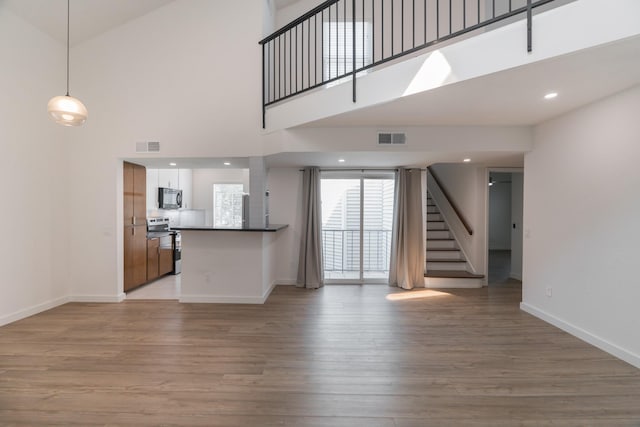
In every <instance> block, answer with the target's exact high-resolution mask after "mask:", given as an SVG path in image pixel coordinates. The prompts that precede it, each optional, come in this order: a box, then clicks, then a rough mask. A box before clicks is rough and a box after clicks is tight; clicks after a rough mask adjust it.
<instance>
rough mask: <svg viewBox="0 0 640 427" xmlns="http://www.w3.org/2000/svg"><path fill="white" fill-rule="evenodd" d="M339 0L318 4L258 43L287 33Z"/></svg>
mask: <svg viewBox="0 0 640 427" xmlns="http://www.w3.org/2000/svg"><path fill="white" fill-rule="evenodd" d="M339 1H340V0H327V1H325V2H323V3H321V4H319V5H318V6H316V7H314V8H313V9H311V10H310V11H309V12H307V13H305V14H304V15H302V16H300V17H299V18H296V19H294V20H293V21H291V22H289V23H288V24H287V25H285V26H284V27H282V28H280V29H279V30H276V31H275V32H274V33H272V34H271V35H268V36H267V37H265V38H264V39H262V40H260V41H259V42H258V44H261V45H262V44H265V43H268V42H270V41H271V40H273V39H275V38H276V37H278V36H281V35H282V34H284V33H286V32H287V31H289V30H290V29H292V28H294V27H296V26H298V25H299V24H301V23H303V22H304V21H306V20H307V19H309V18H311V17H312V16H313V15H316V14H318V13H320V12H322V11H323V10H325V9H328V8H329V7H331V6H333V5H334V4H335V3H338V2H339Z"/></svg>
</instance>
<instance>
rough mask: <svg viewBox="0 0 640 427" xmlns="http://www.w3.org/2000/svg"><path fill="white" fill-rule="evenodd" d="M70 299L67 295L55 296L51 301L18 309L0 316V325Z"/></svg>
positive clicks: (53, 306)
mask: <svg viewBox="0 0 640 427" xmlns="http://www.w3.org/2000/svg"><path fill="white" fill-rule="evenodd" d="M69 301H71V299H70V298H69V297H61V298H56V299H54V300H51V301H47V302H43V303H41V304H36V305H33V306H31V307H28V308H25V309H23V310H18V311H16V312H14V313H11V314H8V315H6V316H2V317H0V326H4V325H8V324H9V323H13V322H17V321H18V320H22V319H25V318H27V317H30V316H33V315H34V314H38V313H42V312H43V311H47V310H51V309H52V308H55V307H58V306H59V305H62V304H66V303H68V302H69Z"/></svg>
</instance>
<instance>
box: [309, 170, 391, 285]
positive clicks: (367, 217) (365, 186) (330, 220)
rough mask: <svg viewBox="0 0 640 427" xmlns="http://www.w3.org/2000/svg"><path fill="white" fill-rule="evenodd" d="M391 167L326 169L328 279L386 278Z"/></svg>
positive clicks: (324, 210)
mask: <svg viewBox="0 0 640 427" xmlns="http://www.w3.org/2000/svg"><path fill="white" fill-rule="evenodd" d="M394 185H395V176H394V173H393V172H384V173H379V172H377V173H368V172H366V171H365V172H358V173H348V172H323V173H322V177H321V185H320V187H321V191H320V197H321V200H322V251H323V260H324V266H323V268H324V278H325V283H388V282H389V264H390V257H391V230H392V226H393V198H394Z"/></svg>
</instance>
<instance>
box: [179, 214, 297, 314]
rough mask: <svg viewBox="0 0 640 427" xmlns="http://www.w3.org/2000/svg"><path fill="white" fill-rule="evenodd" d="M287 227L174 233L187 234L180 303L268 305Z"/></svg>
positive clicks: (192, 229) (183, 229) (184, 236)
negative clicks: (278, 246)
mask: <svg viewBox="0 0 640 427" xmlns="http://www.w3.org/2000/svg"><path fill="white" fill-rule="evenodd" d="M286 227H287V225H276V224H272V225H270V226H267V227H246V228H224V227H221V228H220V227H208V226H195V227H187V226H185V227H173V229H174V230H179V231H180V232H181V233H182V252H183V255H184V256H183V261H182V279H181V288H182V290H181V295H180V302H187V303H241V304H262V303H264V302H265V301H266V299H267V297H268V296H269V294H270V293H271V291H272V289H273V287H274V286H275V280H276V276H275V274H276V244H275V243H276V241H277V239H278V237H279V235H280V234H281V233H280V231H281V230H283V229H285V228H286Z"/></svg>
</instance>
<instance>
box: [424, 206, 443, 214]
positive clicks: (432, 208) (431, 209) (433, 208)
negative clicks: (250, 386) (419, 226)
mask: <svg viewBox="0 0 640 427" xmlns="http://www.w3.org/2000/svg"><path fill="white" fill-rule="evenodd" d="M427 213H440V211H439V210H438V208H437V207H436V206H434V205H431V206H429V205H427Z"/></svg>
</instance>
